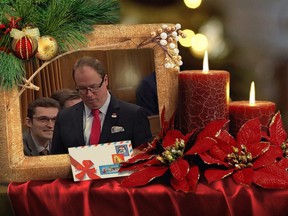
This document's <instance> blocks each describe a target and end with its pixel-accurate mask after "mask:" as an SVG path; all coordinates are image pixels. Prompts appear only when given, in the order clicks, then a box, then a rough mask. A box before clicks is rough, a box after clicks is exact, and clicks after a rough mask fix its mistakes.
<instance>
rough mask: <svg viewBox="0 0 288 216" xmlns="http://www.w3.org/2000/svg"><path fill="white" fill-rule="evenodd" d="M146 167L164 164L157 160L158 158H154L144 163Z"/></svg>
mask: <svg viewBox="0 0 288 216" xmlns="http://www.w3.org/2000/svg"><path fill="white" fill-rule="evenodd" d="M144 165H145V166H163V165H164V164H163V163H162V162H161V161H159V160H158V159H157V157H154V158H152V159H151V160H148V161H146V162H145V163H144Z"/></svg>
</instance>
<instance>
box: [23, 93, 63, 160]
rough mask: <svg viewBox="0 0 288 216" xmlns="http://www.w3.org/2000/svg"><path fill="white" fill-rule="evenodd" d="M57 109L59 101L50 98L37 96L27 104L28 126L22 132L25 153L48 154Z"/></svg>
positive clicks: (32, 154)
mask: <svg viewBox="0 0 288 216" xmlns="http://www.w3.org/2000/svg"><path fill="white" fill-rule="evenodd" d="M59 109H60V105H59V103H58V102H57V101H55V100H54V99H52V98H39V99H36V100H34V101H32V102H31V103H30V104H29V106H28V111H27V117H26V119H25V120H26V126H27V127H28V128H27V130H26V131H25V132H24V133H23V144H24V154H25V155H27V156H37V155H47V154H49V152H50V151H51V140H52V136H53V130H54V124H55V120H56V116H57V114H58V112H59Z"/></svg>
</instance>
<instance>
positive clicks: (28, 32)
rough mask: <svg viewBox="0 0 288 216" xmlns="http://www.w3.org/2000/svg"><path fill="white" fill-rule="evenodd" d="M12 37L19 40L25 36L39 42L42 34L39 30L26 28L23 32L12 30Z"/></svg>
mask: <svg viewBox="0 0 288 216" xmlns="http://www.w3.org/2000/svg"><path fill="white" fill-rule="evenodd" d="M10 36H11V37H13V38H14V39H16V40H19V39H21V38H22V37H24V36H28V37H30V38H35V39H36V40H38V38H39V37H40V32H39V29H38V28H24V29H22V31H21V30H19V29H15V28H12V30H11V31H10Z"/></svg>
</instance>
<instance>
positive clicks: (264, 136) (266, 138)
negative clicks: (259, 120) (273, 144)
mask: <svg viewBox="0 0 288 216" xmlns="http://www.w3.org/2000/svg"><path fill="white" fill-rule="evenodd" d="M261 136H262V138H263V139H264V140H266V141H268V142H270V137H269V135H268V134H267V132H266V131H264V130H262V131H261Z"/></svg>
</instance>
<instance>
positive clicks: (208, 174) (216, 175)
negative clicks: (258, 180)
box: [204, 169, 234, 184]
mask: <svg viewBox="0 0 288 216" xmlns="http://www.w3.org/2000/svg"><path fill="white" fill-rule="evenodd" d="M233 171H234V169H227V170H222V169H207V170H205V171H204V176H205V178H206V180H207V181H208V183H209V184H210V183H211V182H213V181H217V180H220V179H224V178H225V177H227V176H229V175H231V174H232V173H233Z"/></svg>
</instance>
